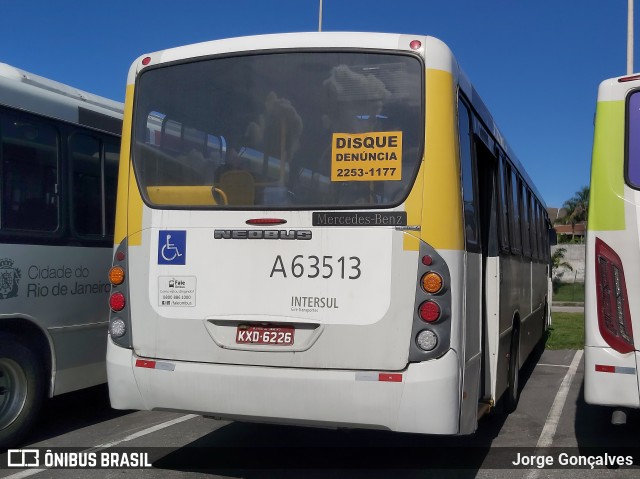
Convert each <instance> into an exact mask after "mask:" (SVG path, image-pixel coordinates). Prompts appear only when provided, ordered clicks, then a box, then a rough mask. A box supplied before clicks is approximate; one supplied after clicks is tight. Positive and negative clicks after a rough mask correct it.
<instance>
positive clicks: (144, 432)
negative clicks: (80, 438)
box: [3, 414, 198, 479]
mask: <svg viewBox="0 0 640 479" xmlns="http://www.w3.org/2000/svg"><path fill="white" fill-rule="evenodd" d="M194 417H198V415H197V414H186V415H184V416H180V417H178V418H176V419H172V420H171V421H165V422H162V423H160V424H156V425H155V426H151V427H148V428H146V429H143V430H141V431H138V432H135V433H133V434H130V435H128V436H126V437H123V438H122V439H118V440H116V441H111V442H106V443H104V444H100V445H98V446H94V447H90V448H88V449H85V450H83V451H81V452H83V453H88V452H96V451H100V450H102V449H108V448H110V447H114V446H117V445H118V444H122V443H123V442H127V441H132V440H133V439H137V438H139V437H142V436H146V435H147V434H151V433H152V432H156V431H160V430H161V429H165V428H167V427H170V426H173V425H175V424H179V423H181V422H184V421H188V420H189V419H193V418H194ZM47 470H48V469H26V470H24V471H20V472H16V473H15V474H11V475H10V476H5V477H4V478H3V479H22V478H23V477H30V476H35V475H36V474H39V473H41V472H44V471H47Z"/></svg>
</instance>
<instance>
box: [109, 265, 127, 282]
mask: <svg viewBox="0 0 640 479" xmlns="http://www.w3.org/2000/svg"><path fill="white" fill-rule="evenodd" d="M109 281H111V284H115V285H119V284H122V282H123V281H124V268H123V267H122V266H114V267H113V268H111V269H110V270H109Z"/></svg>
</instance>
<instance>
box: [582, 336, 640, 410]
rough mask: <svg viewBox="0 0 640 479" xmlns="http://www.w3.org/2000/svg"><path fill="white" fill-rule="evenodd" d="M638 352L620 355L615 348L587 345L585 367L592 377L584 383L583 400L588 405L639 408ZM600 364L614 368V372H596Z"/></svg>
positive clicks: (586, 372)
mask: <svg viewBox="0 0 640 479" xmlns="http://www.w3.org/2000/svg"><path fill="white" fill-rule="evenodd" d="M638 356H639V355H638V353H637V352H636V353H635V354H620V353H618V352H617V351H614V350H613V349H612V348H602V347H595V346H585V348H584V370H585V377H587V376H589V380H588V381H585V383H584V399H585V401H586V402H587V403H588V404H595V405H601V406H618V407H630V408H640V394H639V391H638V376H637V371H638ZM597 365H606V366H609V367H612V368H615V371H613V372H604V371H597V370H596V366H597Z"/></svg>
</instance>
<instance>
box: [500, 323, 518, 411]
mask: <svg viewBox="0 0 640 479" xmlns="http://www.w3.org/2000/svg"><path fill="white" fill-rule="evenodd" d="M508 379H509V382H508V386H507V391H506V392H505V397H504V410H505V412H506V413H512V412H513V411H515V410H516V408H517V407H518V401H519V400H520V324H519V323H518V322H517V321H516V322H515V323H514V325H513V332H512V333H511V349H510V351H509V378H508Z"/></svg>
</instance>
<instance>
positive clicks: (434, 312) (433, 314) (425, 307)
mask: <svg viewBox="0 0 640 479" xmlns="http://www.w3.org/2000/svg"><path fill="white" fill-rule="evenodd" d="M420 318H422V320H423V321H426V322H427V323H433V322H435V321H437V320H438V319H440V306H439V305H438V303H436V302H435V301H425V302H424V303H422V304H421V305H420Z"/></svg>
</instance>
